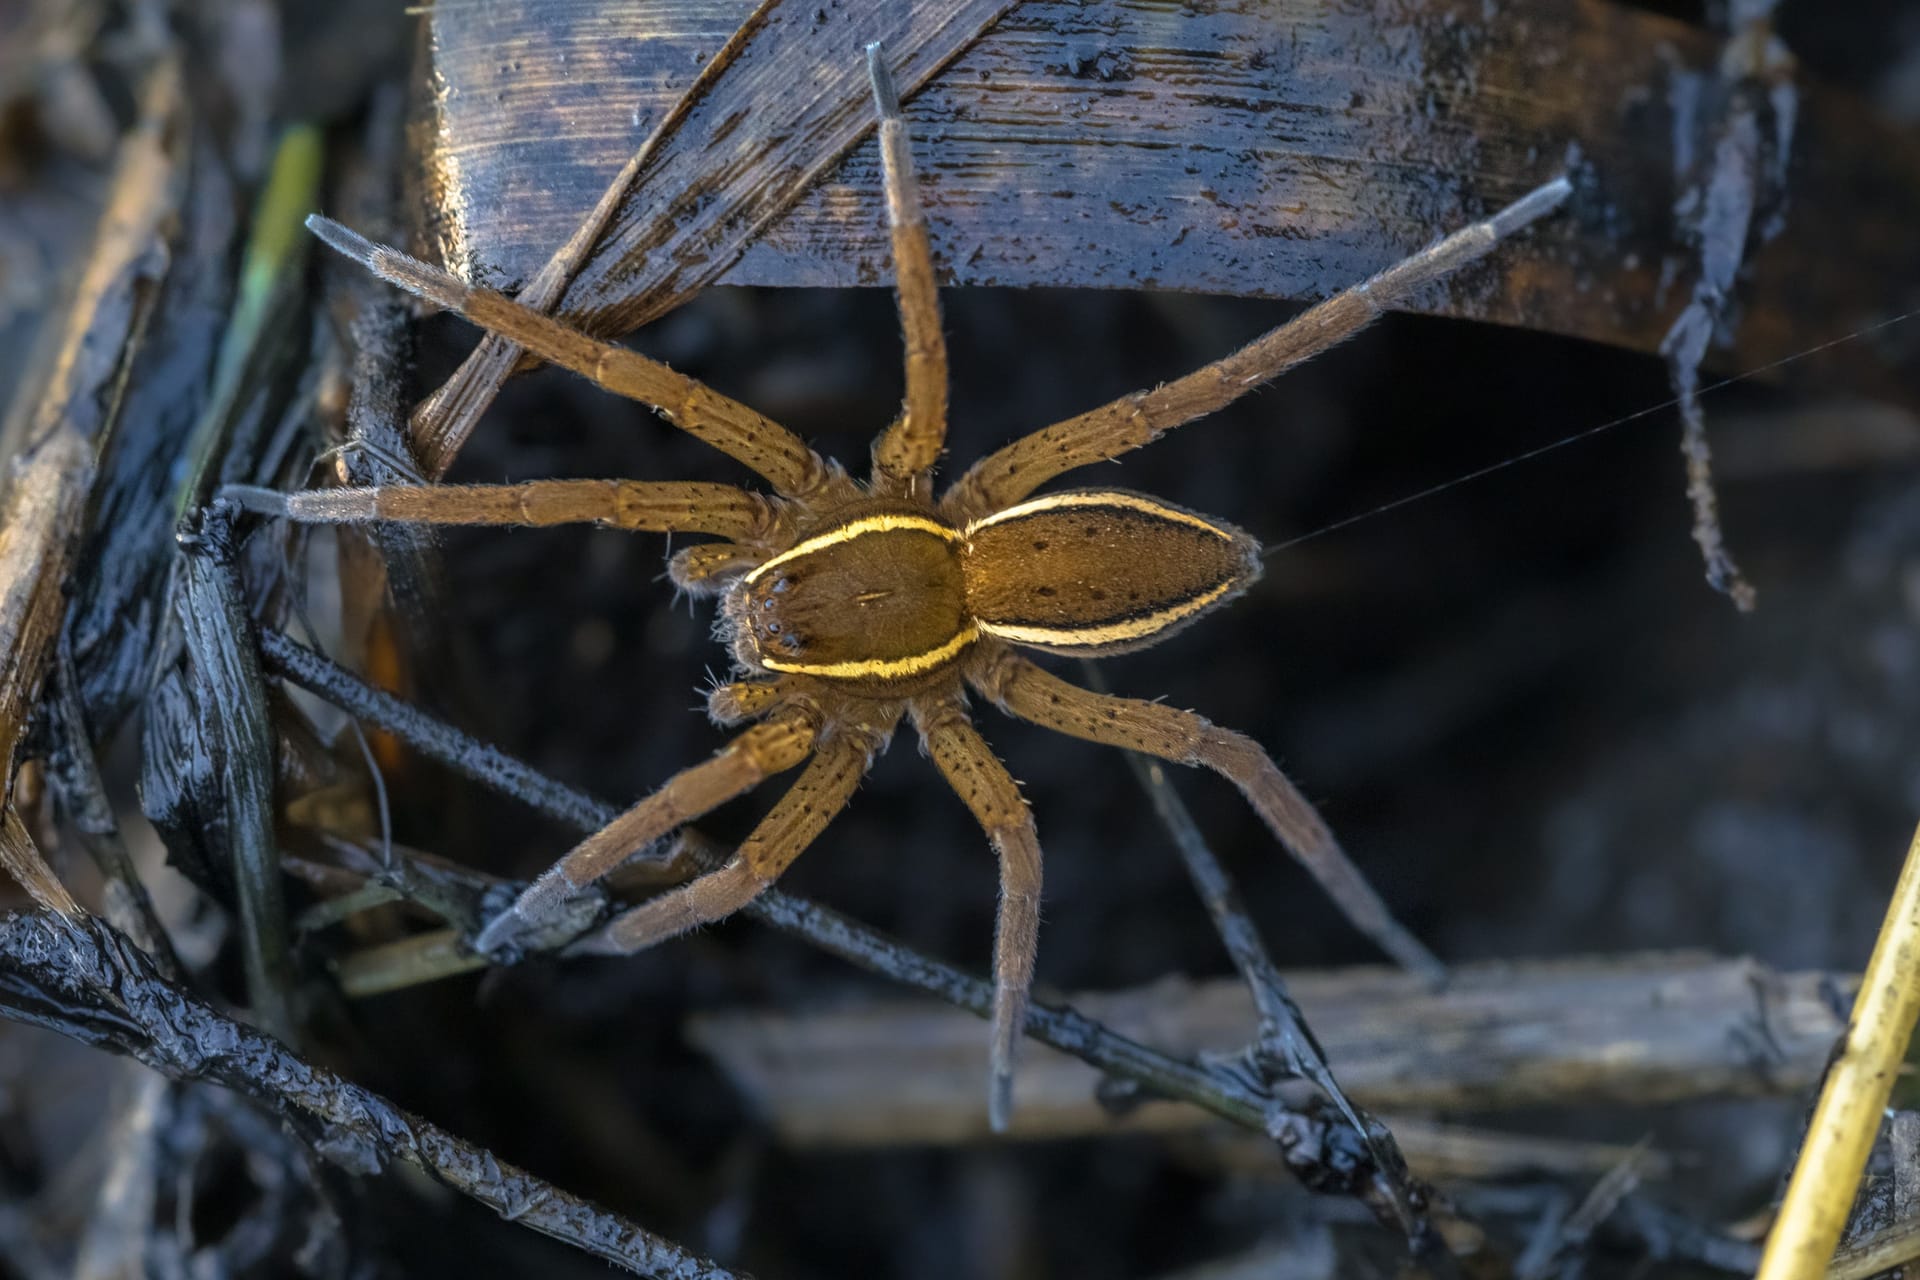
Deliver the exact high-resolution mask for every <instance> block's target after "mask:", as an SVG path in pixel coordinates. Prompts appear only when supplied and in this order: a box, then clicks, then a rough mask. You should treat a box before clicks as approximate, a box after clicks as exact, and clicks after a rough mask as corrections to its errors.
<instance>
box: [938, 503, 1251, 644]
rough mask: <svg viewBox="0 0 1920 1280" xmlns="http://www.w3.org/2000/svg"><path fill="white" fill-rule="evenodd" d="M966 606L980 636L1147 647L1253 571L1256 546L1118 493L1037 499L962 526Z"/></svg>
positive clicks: (1233, 532) (1212, 524) (1232, 532)
mask: <svg viewBox="0 0 1920 1280" xmlns="http://www.w3.org/2000/svg"><path fill="white" fill-rule="evenodd" d="M961 563H962V566H963V568H964V570H965V573H966V584H967V609H968V612H969V613H970V614H971V615H972V616H973V619H974V623H975V625H976V626H977V627H978V628H979V629H980V631H981V632H983V633H984V634H987V635H991V636H998V637H999V638H1000V639H1002V640H1007V641H1010V642H1011V643H1014V644H1022V645H1027V646H1029V647H1032V648H1036V649H1045V650H1047V651H1049V652H1053V653H1073V654H1098V653H1119V652H1123V651H1125V650H1127V649H1136V648H1141V647H1143V646H1145V645H1149V644H1152V643H1154V642H1155V641H1157V640H1159V639H1161V638H1162V637H1163V636H1165V635H1167V634H1168V633H1169V632H1172V631H1174V630H1177V629H1178V628H1180V627H1182V626H1185V625H1186V624H1187V623H1189V622H1192V621H1193V620H1194V619H1195V618H1198V617H1199V616H1200V615H1201V614H1203V613H1205V612H1207V611H1208V610H1209V609H1212V608H1214V607H1216V606H1217V605H1220V604H1222V603H1224V602H1226V601H1227V600H1230V599H1232V598H1233V597H1234V596H1236V595H1238V594H1239V593H1240V592H1242V591H1244V590H1246V588H1247V587H1248V586H1249V585H1250V584H1251V583H1252V582H1253V581H1254V579H1256V578H1258V577H1259V576H1260V545H1259V544H1258V543H1257V542H1255V541H1254V540H1253V539H1252V538H1250V537H1248V536H1247V535H1246V534H1244V533H1242V532H1241V531H1240V530H1238V529H1236V528H1234V527H1233V526H1232V525H1227V524H1221V523H1219V522H1218V521H1214V520H1209V519H1208V518H1206V517H1205V516H1201V515H1196V514H1194V513H1193V512H1191V511H1188V510H1186V509H1184V508H1182V507H1176V506H1174V505H1173V504H1172V503H1168V502H1162V501H1160V500H1159V499H1157V498H1150V497H1147V496H1146V495H1144V494H1138V493H1127V492H1124V491H1122V490H1117V489H1105V490H1094V489H1083V490H1075V491H1072V492H1068V493H1054V494H1048V495H1046V496H1044V497H1039V498H1033V499H1030V500H1029V501H1026V502H1022V503H1020V504H1018V505H1016V506H1012V507H1008V508H1007V509H1006V510H1004V511H998V512H995V513H994V514H993V515H990V516H987V517H985V518H984V519H980V520H976V521H974V522H973V523H972V524H971V525H969V526H968V527H967V530H966V546H965V550H964V551H963V553H962V556H961Z"/></svg>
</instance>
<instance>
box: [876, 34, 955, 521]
mask: <svg viewBox="0 0 1920 1280" xmlns="http://www.w3.org/2000/svg"><path fill="white" fill-rule="evenodd" d="M867 76H868V78H869V79H871V80H872V81H873V100H874V103H875V105H876V106H877V107H878V108H879V111H880V172H881V174H882V175H883V178H884V181H885V184H886V191H887V225H888V228H889V229H890V230H891V232H892V238H893V288H894V294H895V297H896V298H897V299H898V303H899V308H900V328H901V330H902V332H903V333H904V335H905V337H906V347H907V370H906V380H907V400H906V405H905V408H904V410H903V411H902V413H901V415H900V416H899V417H898V418H896V419H895V420H894V422H893V425H891V426H889V427H888V428H887V429H886V430H885V431H883V432H881V433H880V437H879V438H878V439H877V440H875V441H874V443H873V483H874V487H875V488H876V489H880V490H882V491H884V492H888V493H901V492H908V493H910V492H912V490H913V486H914V484H915V483H916V482H917V481H919V479H920V478H921V476H922V475H923V474H924V473H925V472H926V471H927V470H929V469H930V468H931V467H932V466H933V464H934V463H935V462H936V461H937V460H938V459H939V457H940V448H941V446H942V445H943V444H945V443H946V438H947V340H946V338H945V337H944V336H943V335H942V334H941V332H940V289H939V286H938V285H937V284H936V283H935V282H934V276H933V249H932V247H931V245H930V244H929V243H928V240H927V218H926V214H925V212H924V211H922V209H921V207H920V185H919V183H918V182H917V181H916V180H915V178H914V175H913V152H912V150H911V149H910V148H909V146H908V139H907V124H906V121H905V120H903V119H901V117H900V95H899V94H898V92H897V91H896V90H895V89H894V85H893V76H892V74H891V73H889V72H888V70H887V67H886V64H885V63H884V62H883V61H882V60H881V51H880V46H879V45H878V44H870V45H868V46H867Z"/></svg>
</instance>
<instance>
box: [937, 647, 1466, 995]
mask: <svg viewBox="0 0 1920 1280" xmlns="http://www.w3.org/2000/svg"><path fill="white" fill-rule="evenodd" d="M973 680H974V686H975V687H976V688H977V689H979V691H980V692H981V693H982V694H983V695H984V696H986V697H987V698H988V699H990V700H991V701H992V702H993V703H994V704H995V705H997V706H998V707H1000V709H1001V710H1003V711H1005V712H1006V713H1007V714H1008V715H1011V716H1014V717H1016V718H1017V719H1021V720H1027V721H1031V722H1032V723H1034V724H1037V725H1040V726H1042V727H1043V728H1048V729H1052V730H1055V731H1056V732H1059V733H1064V734H1067V735H1068V736H1070V737H1075V738H1085V739H1086V740H1087V741H1089V742H1100V743H1105V744H1106V745H1108V746H1113V747H1125V748H1127V749H1129V750H1132V751H1138V752H1141V753H1143V754H1145V755H1150V756H1157V757H1159V758H1160V759H1162V760H1166V761H1170V762H1172V763H1174V764H1184V765H1198V766H1201V767H1204V768H1208V769H1211V770H1213V771H1214V772H1215V773H1218V774H1220V775H1221V776H1222V777H1224V778H1226V779H1227V780H1228V781H1229V782H1231V783H1233V785H1234V786H1236V787H1238V788H1240V792H1241V794H1242V795H1244V796H1246V798H1247V803H1248V804H1250V805H1252V806H1253V810H1254V812H1255V813H1258V814H1259V815H1260V818H1261V820H1262V821H1264V822H1265V823H1266V824H1267V827H1268V829H1269V830H1271V831H1272V832H1273V834H1274V836H1275V837H1276V838H1278V839H1279V841H1280V843H1281V844H1282V845H1284V846H1286V848H1287V851H1288V852H1290V853H1291V854H1293V856H1294V858H1295V859H1296V860H1297V861H1298V862H1299V863H1300V864H1301V865H1302V866H1304V867H1305V868H1306V869H1307V870H1308V871H1309V872H1311V873H1312V875H1313V878H1314V879H1315V880H1318V881H1319V882H1320V887H1321V888H1322V889H1323V890H1325V891H1326V894H1327V896H1328V897H1330V898H1332V899H1333V901H1334V905H1336V906H1338V907H1339V908H1340V910H1341V912H1342V914H1344V915H1345V916H1346V917H1347V919H1348V920H1350V921H1351V922H1352V923H1353V925H1354V927H1355V928H1357V929H1359V930H1360V932H1362V933H1364V934H1365V935H1366V936H1367V937H1369V938H1371V939H1372V940H1373V941H1374V942H1375V943H1376V944H1377V945H1378V946H1379V947H1380V949H1381V950H1383V951H1385V952H1386V953H1387V954H1388V955H1390V956H1392V957H1393V958H1394V959H1395V960H1396V961H1398V962H1399V963H1400V964H1401V965H1403V966H1404V967H1406V968H1407V969H1410V970H1412V971H1413V972H1415V973H1419V974H1422V975H1423V976H1425V977H1426V978H1427V979H1428V980H1429V981H1433V982H1439V981H1441V980H1443V979H1444V978H1445V977H1446V972H1447V971H1446V966H1444V965H1442V964H1441V963H1440V961H1439V960H1438V959H1437V958H1435V956H1434V954H1433V953H1432V952H1431V951H1428V950H1427V949H1426V947H1425V946H1423V945H1422V944H1421V943H1420V941H1419V940H1418V939H1416V938H1415V937H1414V936H1413V935H1412V934H1411V933H1410V932H1408V931H1407V929H1406V928H1405V926H1403V925H1401V924H1400V922H1399V921H1397V920H1395V919H1394V918H1393V915H1392V913H1391V912H1389V911H1388V910H1387V905H1386V903H1384V902H1382V901H1381V900H1380V895H1379V894H1377V893H1375V892H1374V890H1373V886H1372V885H1370V884H1368V883H1367V878H1366V877H1365V876H1364V875H1362V874H1361V872H1360V869H1359V868H1358V867H1356V866H1354V865H1353V862H1352V860H1351V859H1350V858H1348V857H1347V854H1346V851H1345V850H1344V849H1342V848H1341V847H1340V842H1339V841H1338V840H1336V839H1335V838H1334V835H1333V832H1332V831H1330V830H1328V829H1327V824H1326V823H1325V822H1324V821H1322V820H1321V817H1320V815H1319V813H1317V812H1316V811H1315V810H1314V807H1313V805H1312V803H1311V802H1309V801H1308V800H1307V798H1306V797H1305V796H1303V795H1301V794H1300V792H1299V789H1298V788H1296V787H1295V786H1294V785H1293V783H1292V782H1290V781H1289V780H1288V779H1287V775H1286V774H1284V773H1282V772H1281V771H1280V766H1278V765H1277V764H1275V763H1274V762H1273V757H1271V756H1269V755H1268V754H1267V753H1266V752H1265V751H1263V750H1262V749H1261V748H1260V744H1258V743H1257V742H1255V741H1254V740H1253V739H1252V738H1249V737H1247V736H1246V735H1245V734H1243V733H1235V732H1234V731H1233V730H1231V729H1222V728H1220V727H1219V726H1218V725H1215V724H1213V723H1212V722H1211V721H1209V720H1207V719H1205V718H1204V717H1202V716H1198V715H1195V714H1194V713H1193V712H1191V711H1182V710H1180V709H1178V708H1176V707H1169V706H1163V705H1161V704H1160V703H1157V702H1142V701H1140V700H1139V699H1137V698H1121V697H1116V696H1114V695H1113V694H1107V693H1095V692H1093V691H1092V690H1090V689H1082V688H1080V687H1079V686H1078V685H1075V684H1070V683H1068V682H1067V681H1065V680H1062V679H1061V678H1060V677H1059V676H1056V675H1053V674H1052V673H1051V672H1048V671H1044V670H1042V669H1041V668H1040V667H1038V666H1035V665H1034V664H1033V663H1032V662H1029V661H1028V660H1027V659H1025V658H1023V657H1020V656H1019V655H1018V654H1015V653H1012V652H1008V653H1005V654H1003V655H1000V656H999V657H998V659H997V660H996V661H995V662H994V663H993V664H992V665H991V666H990V667H989V668H988V669H987V670H986V671H985V672H984V673H983V674H980V675H977V676H975V677H973Z"/></svg>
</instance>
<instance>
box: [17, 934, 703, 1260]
mask: <svg viewBox="0 0 1920 1280" xmlns="http://www.w3.org/2000/svg"><path fill="white" fill-rule="evenodd" d="M0 1009H3V1010H4V1012H5V1014H6V1016H8V1017H10V1018H12V1019H14V1020H15V1021H18V1022H24V1023H28V1024H30V1025H35V1026H41V1027H46V1028H48V1029H51V1030H54V1031H58V1032H60V1033H61V1034H63V1035H67V1036H70V1037H73V1038H74V1039H77V1040H80V1041H82V1042H83V1043H86V1044H91V1045H93V1046H95V1047H99V1048H106V1049H111V1050H114V1051H117V1052H120V1053H125V1054H128V1055H130V1056H132V1057H134V1058H137V1059H138V1060H139V1061H141V1062H143V1063H145V1064H146V1065H147V1066H149V1067H152V1068H153V1069H154V1070H156V1071H159V1072H161V1073H162V1074H164V1075H166V1076H169V1077H171V1078H173V1079H175V1080H202V1081H207V1082H210V1083H214V1084H218V1085H221V1086H223V1087H225V1088H229V1089H233V1090H235V1091H237V1092H239V1093H242V1094H245V1095H247V1096H249V1097H252V1098H255V1099H258V1100H259V1101H261V1102H263V1103H266V1104H268V1105H269V1106H271V1107H273V1108H275V1109H276V1110H278V1111H279V1112H280V1113H282V1114H283V1115H286V1116H288V1117H289V1118H293V1119H298V1120H300V1121H302V1122H303V1124H304V1125H307V1126H315V1127H317V1128H318V1129H319V1130H320V1131H321V1132H322V1133H323V1134H324V1135H325V1137H326V1138H327V1140H328V1146H329V1148H330V1149H332V1150H334V1151H336V1152H351V1153H353V1154H354V1155H356V1156H358V1157H359V1158H360V1161H361V1162H362V1163H363V1164H371V1165H374V1166H376V1167H377V1166H378V1165H379V1164H380V1163H383V1162H385V1161H387V1160H401V1161H404V1162H405V1163H407V1164H410V1165H412V1166H414V1167H415V1168H417V1169H419V1170H421V1171H422V1172H423V1173H426V1174H427V1175H428V1176H430V1177H432V1178H434V1179H436V1180H437V1181H441V1182H445V1183H447V1184H448V1185H450V1186H452V1187H454V1188H456V1189H458V1190H459V1191H461V1192H462V1193H464V1194H466V1195H468V1196H470V1197H472V1198H473V1199H475V1200H477V1201H479V1202H480V1203H481V1204H484V1205H486V1206H487V1207H488V1208H490V1209H492V1210H493V1211H494V1212H495V1213H498V1214H499V1215H500V1216H501V1217H503V1218H506V1219H508V1220H509V1221H513V1222H517V1223H519V1224H521V1225H522V1226H526V1227H529V1228H531V1229H533V1230H535V1231H538V1232H540V1233H541V1234H543V1235H549V1236H552V1237H554V1238H555V1239H557V1240H562V1241H565V1242H566V1243H568V1244H570V1245H573V1246H574V1247H575V1248H578V1249H582V1250H584V1251H586V1252H588V1253H591V1254H593V1255H594V1256H596V1257H599V1258H601V1259H604V1260H605V1261H607V1262H611V1263H613V1264H615V1265H616V1266H620V1267H624V1268H626V1269H627V1270H629V1271H631V1272H634V1273H636V1274H639V1275H646V1276H657V1277H672V1278H673V1280H726V1278H727V1277H729V1276H730V1275H731V1273H730V1272H728V1271H726V1270H725V1269H723V1268H721V1267H719V1266H717V1265H715V1264H714V1263H712V1262H709V1261H707V1260H706V1259H704V1258H701V1257H698V1256H697V1255H694V1254H691V1253H688V1252H687V1251H686V1250H684V1249H682V1248H681V1247H680V1246H679V1245H676V1244H674V1243H673V1242H672V1241H670V1240H666V1239H664V1238H662V1237H660V1236H656V1235H654V1234H652V1233H651V1232H648V1231H646V1230H644V1229H643V1228H641V1227H639V1226H637V1225H635V1224H634V1223H632V1222H629V1221H627V1220H626V1219H624V1218H621V1217H618V1216H617V1215H614V1214H611V1213H608V1212H606V1211H605V1210H603V1209H600V1208H598V1207H597V1206H595V1205H593V1204H590V1203H588V1202H587V1201H585V1200H582V1199H580V1198H579V1197H577V1196H573V1195H570V1194H569V1193H567V1192H565V1191H562V1190H560V1189H559V1188H558V1187H555V1186H553V1185H551V1184H549V1183H546V1182H543V1181H541V1180H540V1179H538V1178H535V1177H533V1176H532V1175H531V1174H528V1173H526V1172H525V1171H523V1170H521V1169H518V1168H515V1167H514V1166H512V1165H510V1164H507V1163H505V1162H504V1161H501V1160H499V1159H498V1158H496V1157H495V1156H494V1155H493V1154H492V1153H491V1152H489V1151H487V1150H485V1149H484V1148H481V1147H477V1146H474V1145H473V1144H472V1143H469V1142H466V1141H464V1140H463V1139H460V1138H457V1137H455V1136H454V1135H452V1134H450V1133H448V1132H446V1131H445V1130H443V1129H441V1128H439V1127H438V1126H436V1125H433V1124H430V1123H428V1122H427V1121H424V1120H422V1119H420V1118H419V1117H417V1116H412V1115H409V1114H408V1113H406V1112H404V1111H402V1110H400V1109H399V1108H397V1107H395V1106H394V1105H393V1104H392V1103H390V1102H388V1101H387V1100H386V1099H384V1098H382V1097H380V1096H379V1095H378V1094H375V1093H372V1092H369V1091H368V1090H366V1089H363V1088H361V1087H360V1086H358V1085H355V1084H353V1083H351V1082H349V1081H346V1080H342V1079H341V1078H339V1077H338V1076H336V1075H334V1074H332V1073H331V1072H328V1071H322V1070H319V1069H317V1068H315V1067H313V1066H310V1065H309V1064H308V1063H306V1062H304V1061H302V1060H301V1059H300V1058H299V1057H297V1056H296V1055H295V1054H293V1053H292V1052H290V1051H289V1050H288V1049H287V1048H286V1047H285V1046H284V1045H282V1044H281V1043H279V1042H278V1041H277V1040H275V1039H273V1038H272V1037H271V1036H267V1035H265V1034H263V1033H261V1032H259V1031H255V1030H253V1029H252V1028H250V1027H247V1026H245V1025H242V1024H240V1023H237V1022H234V1021H232V1020H231V1019H228V1018H226V1017H224V1016H222V1015H221V1014H219V1013H217V1012H215V1011H214V1010H213V1009H211V1008H209V1007H208V1006H207V1005H205V1004H203V1003H201V1002H200V1001H199V1000H198V999H196V998H195V997H194V996H192V995H190V994H188V993H186V992H184V991H181V990H180V989H179V988H176V987H173V986H170V985H168V984H167V982H166V981H165V980H164V979H162V978H161V977H160V976H159V975H158V974H157V973H155V972H154V970H153V967H152V963H151V961H150V960H149V959H148V958H147V957H146V956H145V955H144V954H143V953H141V951H140V950H139V949H138V948H137V947H135V946H134V945H133V944H132V943H131V942H130V941H128V940H127V939H126V938H124V937H122V936H121V935H120V934H118V933H117V932H115V931H114V930H113V929H111V928H109V927H108V926H107V925H105V924H103V923H102V922H100V921H97V920H93V919H90V918H80V919H73V920H69V919H64V918H62V917H60V916H57V915H52V914H35V915H27V916H13V917H11V918H9V919H8V920H6V921H5V922H0Z"/></svg>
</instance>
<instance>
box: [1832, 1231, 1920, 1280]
mask: <svg viewBox="0 0 1920 1280" xmlns="http://www.w3.org/2000/svg"><path fill="white" fill-rule="evenodd" d="M1915 1258H1920V1220H1915V1219H1908V1220H1907V1221H1905V1222H1900V1223H1896V1224H1895V1225H1893V1226H1891V1227H1888V1228H1886V1229H1885V1230H1883V1231H1876V1232H1874V1233H1873V1234H1872V1235H1870V1236H1868V1237H1867V1238H1866V1239H1864V1240H1858V1241H1855V1242H1854V1243H1853V1244H1850V1245H1848V1246H1847V1247H1846V1248H1844V1249H1842V1250H1840V1251H1839V1252H1838V1253H1835V1254H1834V1255H1833V1263H1832V1265H1831V1266H1829V1267H1828V1268H1827V1270H1826V1275H1825V1280H1870V1278H1871V1277H1873V1276H1877V1275H1879V1274H1881V1273H1882V1272H1888V1271H1892V1270H1893V1269H1894V1268H1895V1267H1899V1266H1903V1265H1904V1264H1906V1263H1909V1262H1912V1261H1913V1260H1914V1259H1915Z"/></svg>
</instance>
